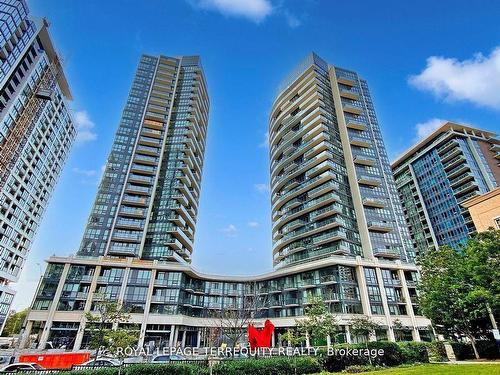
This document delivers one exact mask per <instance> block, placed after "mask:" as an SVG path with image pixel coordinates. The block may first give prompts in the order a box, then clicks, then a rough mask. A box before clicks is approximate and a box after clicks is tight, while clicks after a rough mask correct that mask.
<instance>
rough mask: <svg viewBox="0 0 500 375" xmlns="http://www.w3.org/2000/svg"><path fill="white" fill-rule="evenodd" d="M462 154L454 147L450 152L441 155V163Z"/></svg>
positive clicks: (458, 148)
mask: <svg viewBox="0 0 500 375" xmlns="http://www.w3.org/2000/svg"><path fill="white" fill-rule="evenodd" d="M461 152H462V150H461V149H460V147H454V148H452V149H451V150H450V151H447V152H445V153H444V154H443V155H441V162H442V163H446V162H447V161H448V160H450V159H451V158H453V157H454V156H457V155H459V154H460V153H461Z"/></svg>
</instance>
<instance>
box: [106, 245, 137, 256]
mask: <svg viewBox="0 0 500 375" xmlns="http://www.w3.org/2000/svg"><path fill="white" fill-rule="evenodd" d="M138 250H139V248H138V247H137V246H125V245H121V244H118V243H112V244H111V246H110V247H109V250H108V254H114V255H124V256H132V257H133V256H136V255H137V251H138Z"/></svg>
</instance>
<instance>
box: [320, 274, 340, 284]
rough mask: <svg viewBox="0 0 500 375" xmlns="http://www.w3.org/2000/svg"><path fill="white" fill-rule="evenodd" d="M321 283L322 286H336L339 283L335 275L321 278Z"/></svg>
mask: <svg viewBox="0 0 500 375" xmlns="http://www.w3.org/2000/svg"><path fill="white" fill-rule="evenodd" d="M319 282H320V283H321V284H336V283H338V282H339V281H338V279H337V276H335V275H324V276H321V277H320V279H319Z"/></svg>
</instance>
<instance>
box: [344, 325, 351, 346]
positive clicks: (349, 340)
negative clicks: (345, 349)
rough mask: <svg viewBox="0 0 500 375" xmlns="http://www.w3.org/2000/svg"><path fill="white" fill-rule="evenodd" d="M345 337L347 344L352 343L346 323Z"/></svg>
mask: <svg viewBox="0 0 500 375" xmlns="http://www.w3.org/2000/svg"><path fill="white" fill-rule="evenodd" d="M345 339H346V340H347V343H348V344H350V343H352V337H351V330H350V328H349V326H347V325H346V326H345Z"/></svg>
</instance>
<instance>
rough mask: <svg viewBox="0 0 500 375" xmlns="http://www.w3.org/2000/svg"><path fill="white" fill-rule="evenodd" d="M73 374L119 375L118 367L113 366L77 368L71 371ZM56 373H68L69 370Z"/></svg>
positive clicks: (62, 374) (63, 374) (61, 374)
mask: <svg viewBox="0 0 500 375" xmlns="http://www.w3.org/2000/svg"><path fill="white" fill-rule="evenodd" d="M71 374H74V375H118V368H113V367H104V368H102V367H101V368H96V369H87V370H75V371H71ZM55 375H68V371H60V372H57V373H56V374H55Z"/></svg>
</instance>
